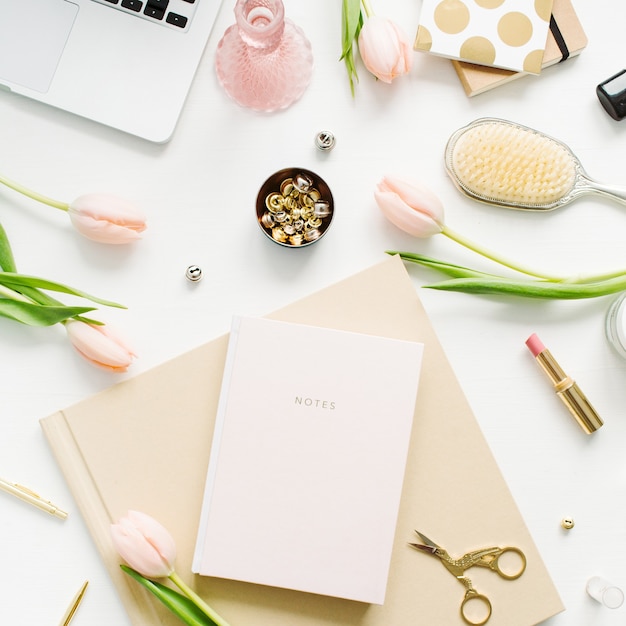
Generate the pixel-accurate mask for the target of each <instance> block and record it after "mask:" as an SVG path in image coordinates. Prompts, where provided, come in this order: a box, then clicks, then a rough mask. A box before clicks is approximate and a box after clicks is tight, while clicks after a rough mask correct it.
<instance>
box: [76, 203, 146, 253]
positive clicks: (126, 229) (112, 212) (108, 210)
mask: <svg viewBox="0 0 626 626" xmlns="http://www.w3.org/2000/svg"><path fill="white" fill-rule="evenodd" d="M68 213H69V216H70V219H71V220H72V224H73V225H74V227H75V228H76V230H78V232H80V233H81V234H82V235H84V236H85V237H87V238H89V239H92V240H93V241H99V242H100V243H109V244H122V243H129V242H131V241H135V240H136V239H139V233H141V232H143V231H144V230H145V229H146V218H145V216H144V215H143V213H142V212H141V211H140V210H139V209H138V208H137V207H136V206H135V205H133V204H131V203H130V202H128V201H127V200H125V199H123V198H119V197H118V196H114V195H112V194H106V193H94V194H86V195H83V196H79V197H78V198H76V199H75V200H74V202H72V203H71V204H70V206H69V209H68Z"/></svg>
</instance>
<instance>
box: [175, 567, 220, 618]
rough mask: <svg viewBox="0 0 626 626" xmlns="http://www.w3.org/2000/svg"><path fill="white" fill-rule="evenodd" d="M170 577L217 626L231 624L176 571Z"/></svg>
mask: <svg viewBox="0 0 626 626" xmlns="http://www.w3.org/2000/svg"><path fill="white" fill-rule="evenodd" d="M168 578H169V579H170V580H171V581H172V582H173V583H174V584H175V585H176V586H177V587H178V588H179V589H180V590H181V591H182V592H183V593H184V594H185V595H186V596H187V597H188V598H189V599H190V600H191V601H192V602H193V603H194V604H195V605H196V606H197V607H198V608H199V609H200V610H201V611H202V612H203V613H204V614H205V615H208V616H209V617H210V618H211V619H212V620H213V621H214V622H215V623H216V624H217V626H230V624H229V623H228V622H227V621H226V620H225V619H224V618H223V617H221V616H220V615H219V614H218V613H216V612H215V611H214V610H213V609H212V608H211V607H210V606H209V605H208V604H207V603H206V602H205V601H204V600H203V599H202V598H201V597H200V596H199V595H198V594H197V593H196V592H195V591H194V590H193V589H191V588H190V587H189V586H188V585H187V584H186V583H185V581H184V580H183V579H182V578H181V577H180V576H179V575H178V574H177V573H176V572H172V573H171V574H170V575H169V576H168Z"/></svg>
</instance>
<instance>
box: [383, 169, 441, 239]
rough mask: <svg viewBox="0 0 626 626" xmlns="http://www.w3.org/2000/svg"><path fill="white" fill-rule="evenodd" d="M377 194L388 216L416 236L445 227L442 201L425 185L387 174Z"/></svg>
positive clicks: (438, 231) (426, 234)
mask: <svg viewBox="0 0 626 626" xmlns="http://www.w3.org/2000/svg"><path fill="white" fill-rule="evenodd" d="M374 197H375V198H376V202H377V203H378V206H379V207H380V209H381V211H382V212H383V213H384V215H385V217H386V218H387V219H388V220H389V221H390V222H391V223H392V224H395V225H396V226H397V227H398V228H400V229H402V230H403V231H404V232H406V233H408V234H409V235H412V236H413V237H424V238H425V237H431V236H432V235H437V234H439V233H441V232H442V231H443V228H444V211H443V204H442V203H441V200H439V198H438V197H437V196H436V195H435V194H434V193H432V191H430V190H429V189H427V188H426V187H423V186H418V185H414V184H411V183H408V182H406V181H404V180H402V179H400V178H395V177H393V176H385V177H384V178H383V179H382V180H381V181H380V183H378V187H377V189H376V191H374Z"/></svg>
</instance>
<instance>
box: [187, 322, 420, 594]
mask: <svg viewBox="0 0 626 626" xmlns="http://www.w3.org/2000/svg"><path fill="white" fill-rule="evenodd" d="M422 352H423V345H422V344H421V343H417V342H411V341H403V340H397V339H389V338H383V337H377V336H373V335H364V334H359V333H354V332H347V331H339V330H333V329H328V328H319V327H315V326H307V325H303V324H294V323H288V322H282V321H276V320H271V319H266V318H262V319H261V318H249V317H242V318H234V320H233V327H232V330H231V335H230V341H229V347H228V353H227V358H226V365H225V370H224V378H223V382H222V388H221V394H220V399H219V405H218V411H217V418H216V425H215V431H214V435H213V444H212V448H211V455H210V461H209V467H208V472H207V481H206V486H205V493H204V500H203V506H202V514H201V519H200V524H199V531H198V538H197V544H196V549H195V553H194V560H193V567H192V570H193V571H194V572H195V573H199V574H203V575H207V576H216V577H220V578H228V579H233V580H240V581H247V582H252V583H258V584H264V585H270V586H274V587H282V588H288V589H296V590H300V591H306V592H312V593H317V594H322V595H328V596H335V597H341V598H347V599H351V600H357V601H361V602H367V603H374V604H383V602H384V598H385V589H386V585H387V577H388V573H389V563H390V559H391V551H392V546H393V540H394V534H395V528H396V522H397V515H398V508H399V504H400V495H401V489H402V482H403V477H404V471H405V463H406V457H407V451H408V445H409V439H410V433H411V428H412V422H413V415H414V411H415V401H416V397H417V389H418V380H419V375H420V368H421V362H422Z"/></svg>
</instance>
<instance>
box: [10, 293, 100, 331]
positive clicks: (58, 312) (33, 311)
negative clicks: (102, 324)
mask: <svg viewBox="0 0 626 626" xmlns="http://www.w3.org/2000/svg"><path fill="white" fill-rule="evenodd" d="M94 308H95V307H84V306H42V305H40V304H31V303H30V302H21V301H18V300H10V299H8V298H0V316H2V317H8V318H9V319H12V320H15V321H16V322H20V323H21V324H26V325H27V326H53V325H54V324H58V323H59V322H62V321H64V320H66V319H69V318H70V317H76V316H79V315H81V314H82V313H87V312H88V311H93V310H94Z"/></svg>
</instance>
